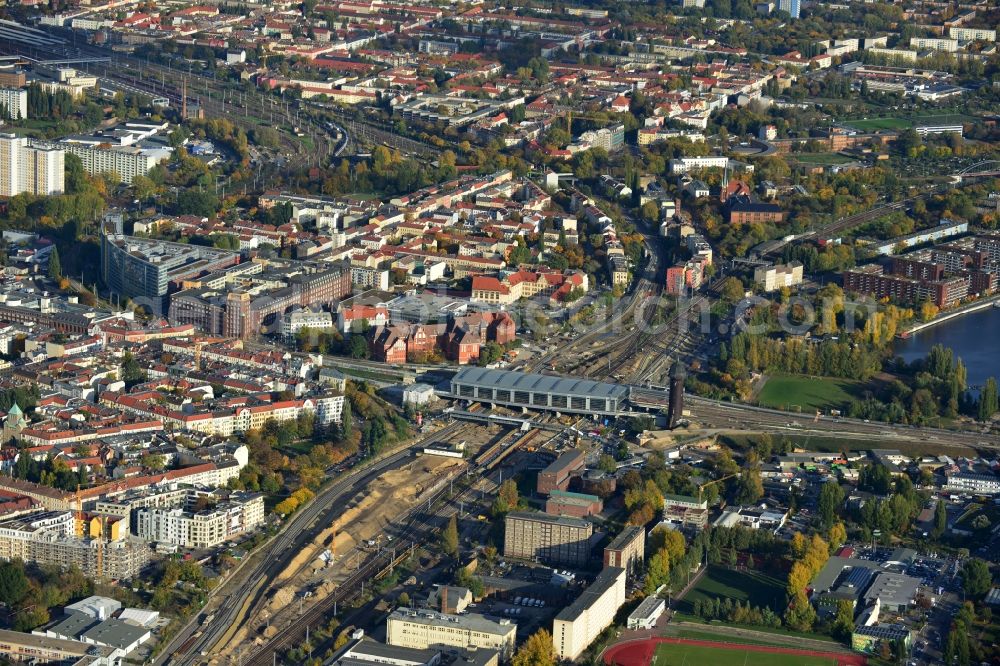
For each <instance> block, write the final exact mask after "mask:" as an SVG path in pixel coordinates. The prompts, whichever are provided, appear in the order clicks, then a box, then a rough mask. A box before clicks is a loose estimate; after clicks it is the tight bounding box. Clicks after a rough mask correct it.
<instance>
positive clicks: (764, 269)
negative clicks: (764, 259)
mask: <svg viewBox="0 0 1000 666" xmlns="http://www.w3.org/2000/svg"><path fill="white" fill-rule="evenodd" d="M753 280H754V282H756V283H757V284H759V285H760V286H761V289H763V291H764V292H772V291H777V290H778V289H782V288H784V287H794V286H795V285H798V284H802V264H801V263H800V262H798V261H793V262H791V263H789V264H778V265H775V266H758V267H757V268H756V269H754V272H753Z"/></svg>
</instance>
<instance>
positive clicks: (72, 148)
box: [59, 139, 170, 184]
mask: <svg viewBox="0 0 1000 666" xmlns="http://www.w3.org/2000/svg"><path fill="white" fill-rule="evenodd" d="M59 145H60V146H61V147H62V148H64V149H65V150H68V151H69V152H71V153H73V154H74V155H76V156H77V157H79V158H80V161H81V162H83V170H84V171H86V172H87V173H89V174H103V173H116V174H118V177H119V178H121V182H123V183H126V184H131V182H132V179H133V178H135V177H136V176H145V175H146V174H147V173H149V170H150V169H152V168H153V167H155V166H156V165H157V164H159V163H160V162H162V161H164V160H166V159H168V158H169V157H170V151H168V150H158V149H144V148H137V147H136V146H105V145H100V144H96V145H95V144H92V143H83V142H80V141H77V140H70V139H64V140H63V141H62V142H61V143H60V144H59Z"/></svg>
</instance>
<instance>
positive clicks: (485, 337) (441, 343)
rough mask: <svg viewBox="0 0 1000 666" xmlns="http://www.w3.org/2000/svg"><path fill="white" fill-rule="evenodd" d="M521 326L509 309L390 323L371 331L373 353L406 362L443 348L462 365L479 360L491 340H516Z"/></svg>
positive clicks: (504, 342) (451, 358) (446, 356)
mask: <svg viewBox="0 0 1000 666" xmlns="http://www.w3.org/2000/svg"><path fill="white" fill-rule="evenodd" d="M516 332H517V326H516V325H515V323H514V320H513V318H511V316H510V315H509V314H508V313H506V312H482V313H476V314H473V315H468V316H466V317H452V318H450V319H449V320H448V322H447V323H445V324H390V325H387V326H376V327H375V328H373V329H372V330H371V332H370V333H369V336H370V337H369V340H368V342H369V348H370V349H371V352H372V357H373V358H374V359H375V360H377V361H383V362H385V363H394V364H398V363H406V362H407V361H408V360H409V359H411V358H412V357H413V356H414V355H419V354H430V353H432V352H434V351H441V353H442V354H444V356H445V358H447V359H448V360H450V361H455V362H457V363H458V364H459V365H465V364H468V363H475V362H476V361H478V360H479V350H480V349H481V348H482V346H483V345H484V344H485V343H487V342H495V343H497V344H499V345H504V344H507V343H508V342H513V340H514V338H515V337H516Z"/></svg>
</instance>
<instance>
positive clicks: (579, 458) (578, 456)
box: [535, 450, 586, 495]
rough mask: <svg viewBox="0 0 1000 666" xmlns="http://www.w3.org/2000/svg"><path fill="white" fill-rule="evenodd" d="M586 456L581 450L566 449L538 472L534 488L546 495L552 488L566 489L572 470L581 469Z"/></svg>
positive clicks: (540, 493)
mask: <svg viewBox="0 0 1000 666" xmlns="http://www.w3.org/2000/svg"><path fill="white" fill-rule="evenodd" d="M585 462H586V457H585V456H584V455H583V451H577V450H572V451H567V452H566V453H564V454H562V455H561V456H559V457H558V458H556V460H555V462H553V463H552V464H551V465H549V466H548V467H546V468H545V469H543V470H542V471H541V472H539V473H538V483H537V485H536V487H535V489H536V490H537V491H538V494H539V495H548V494H549V493H550V492H552V491H553V490H566V489H567V488H568V487H569V479H570V476H571V475H572V473H573V472H575V471H577V470H580V469H583V465H584V463H585Z"/></svg>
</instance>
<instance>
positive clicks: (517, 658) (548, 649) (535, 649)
mask: <svg viewBox="0 0 1000 666" xmlns="http://www.w3.org/2000/svg"><path fill="white" fill-rule="evenodd" d="M555 664H556V650H555V646H554V645H553V644H552V634H550V633H549V632H548V631H546V630H545V629H539V630H538V631H536V632H535V633H533V634H532V635H531V636H529V637H528V640H526V641H525V642H524V643H523V644H522V645H521V647H520V648H519V649H518V651H517V653H515V654H514V659H513V660H512V661H511V665H512V666H555Z"/></svg>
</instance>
